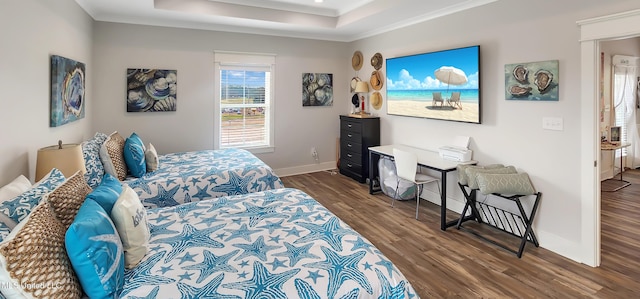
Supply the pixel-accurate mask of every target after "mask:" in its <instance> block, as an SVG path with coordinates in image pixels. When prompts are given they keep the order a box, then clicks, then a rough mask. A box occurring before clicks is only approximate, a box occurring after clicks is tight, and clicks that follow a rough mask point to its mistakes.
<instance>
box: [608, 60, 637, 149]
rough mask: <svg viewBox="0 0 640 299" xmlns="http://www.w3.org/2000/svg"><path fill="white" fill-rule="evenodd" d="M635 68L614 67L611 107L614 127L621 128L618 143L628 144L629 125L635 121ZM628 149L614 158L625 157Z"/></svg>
mask: <svg viewBox="0 0 640 299" xmlns="http://www.w3.org/2000/svg"><path fill="white" fill-rule="evenodd" d="M635 78H636V70H635V67H628V66H618V65H616V66H615V67H614V77H613V90H614V92H613V105H614V109H615V110H614V111H615V122H614V125H615V126H618V127H620V128H621V132H620V142H622V143H627V142H629V141H630V140H629V137H630V136H629V134H628V131H629V124H630V121H635V114H634V112H635V111H634V110H635V102H636V99H635V85H636V82H635ZM627 151H628V149H627V148H626V147H625V148H623V149H622V151H620V152H618V151H616V157H620V155H621V154H622V155H623V156H626V155H627Z"/></svg>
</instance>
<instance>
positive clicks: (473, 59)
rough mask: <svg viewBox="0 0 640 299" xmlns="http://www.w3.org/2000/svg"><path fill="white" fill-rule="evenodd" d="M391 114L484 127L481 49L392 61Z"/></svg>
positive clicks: (389, 66) (389, 83)
mask: <svg viewBox="0 0 640 299" xmlns="http://www.w3.org/2000/svg"><path fill="white" fill-rule="evenodd" d="M386 67H387V114H393V115H402V116H413V117H424V118H434V119H443V120H451V121H461V122H471V123H480V92H479V86H480V85H479V84H480V81H479V46H473V47H466V48H459V49H451V50H445V51H439V52H431V53H423V54H416V55H410V56H402V57H395V58H389V59H387V61H386Z"/></svg>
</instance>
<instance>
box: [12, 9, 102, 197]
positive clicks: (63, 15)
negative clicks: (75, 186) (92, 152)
mask: <svg viewBox="0 0 640 299" xmlns="http://www.w3.org/2000/svg"><path fill="white" fill-rule="evenodd" d="M0 28H2V30H0V41H2V46H0V90H2V96H1V97H0V103H2V107H3V108H2V109H0V127H2V129H0V185H4V184H6V183H8V182H9V181H11V180H12V179H14V178H15V177H17V176H18V175H20V174H24V175H26V176H27V177H29V178H31V179H32V180H33V178H34V172H35V156H36V152H37V150H38V148H41V147H44V146H49V145H54V144H56V143H57V142H58V139H62V140H63V141H64V142H65V143H77V142H80V141H82V140H83V139H84V138H86V137H87V136H89V134H90V133H91V130H90V128H91V117H92V111H91V110H92V101H91V83H92V80H91V77H90V76H87V82H86V84H87V85H86V98H87V99H88V102H87V104H86V106H85V109H86V111H85V118H84V119H81V120H79V121H76V122H73V123H69V124H66V125H63V126H60V127H56V128H50V127H49V115H50V112H49V106H50V104H49V103H50V94H51V92H50V90H51V89H50V88H51V87H50V82H51V79H50V65H51V63H50V58H49V56H50V55H60V56H64V57H67V58H71V59H74V60H77V61H80V62H84V63H85V65H86V71H87V73H90V72H91V70H92V69H93V65H92V64H91V59H92V57H91V51H92V47H91V45H92V28H93V20H92V19H91V18H90V17H89V16H88V15H87V14H86V13H85V12H84V11H83V10H82V9H81V8H80V7H79V6H78V5H77V4H76V2H75V1H73V0H62V1H48V0H3V1H2V2H0Z"/></svg>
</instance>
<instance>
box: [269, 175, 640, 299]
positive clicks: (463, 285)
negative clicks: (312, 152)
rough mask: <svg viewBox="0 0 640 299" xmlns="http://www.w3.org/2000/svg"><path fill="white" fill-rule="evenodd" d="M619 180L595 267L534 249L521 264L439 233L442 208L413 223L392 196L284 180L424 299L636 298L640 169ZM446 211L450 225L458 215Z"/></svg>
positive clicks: (355, 186)
mask: <svg viewBox="0 0 640 299" xmlns="http://www.w3.org/2000/svg"><path fill="white" fill-rule="evenodd" d="M624 179H625V180H628V181H630V182H632V183H633V184H632V185H631V186H629V187H626V188H623V189H621V190H619V191H617V192H603V193H602V245H603V246H602V265H601V266H600V267H598V268H592V267H589V266H586V265H582V264H579V263H576V262H574V261H571V260H569V259H566V258H564V257H562V256H560V255H557V254H555V253H553V252H551V251H549V250H546V249H543V248H536V247H535V246H533V244H532V243H528V244H527V247H526V249H525V252H524V255H523V256H522V258H521V259H518V258H517V257H516V256H515V254H512V253H510V252H508V251H506V250H504V249H501V248H499V247H497V246H494V245H492V244H490V243H487V242H484V241H482V240H481V239H479V238H477V237H475V236H473V235H472V234H470V233H469V232H466V231H464V230H457V229H455V228H449V229H447V231H441V230H440V224H439V219H440V216H439V211H440V209H439V206H436V205H434V204H431V203H428V202H427V201H422V202H421V208H420V219H419V220H416V219H415V218H414V216H415V201H406V202H396V204H395V207H394V208H392V207H391V206H390V198H389V197H387V196H385V195H384V194H382V193H380V194H376V195H370V194H369V192H368V185H365V184H359V183H357V182H356V181H354V180H352V179H350V178H348V177H346V176H343V175H340V174H332V173H330V172H316V173H311V174H303V175H296V176H289V177H283V178H282V180H283V182H284V184H285V186H287V187H292V188H297V189H301V190H303V191H305V192H307V193H308V194H309V195H311V196H312V197H314V198H315V199H317V200H318V201H319V202H321V203H322V204H323V205H325V206H326V207H327V208H328V209H329V210H331V211H332V212H333V213H334V214H336V215H337V216H338V217H340V218H341V219H343V220H344V221H345V222H346V223H347V224H349V225H350V226H351V227H352V228H353V229H355V230H356V231H358V232H359V233H360V234H362V235H363V236H364V237H366V238H367V239H369V240H370V241H371V242H372V243H373V244H374V245H375V246H376V247H378V248H379V249H380V250H381V251H382V252H383V253H384V254H385V255H386V256H387V257H388V258H389V259H390V260H392V261H393V262H394V263H395V264H396V265H397V267H398V268H399V269H400V271H401V272H402V273H403V274H404V275H405V276H406V277H407V279H408V280H409V281H410V282H411V284H412V285H413V287H414V288H415V290H416V291H417V292H418V294H419V295H420V297H422V298H638V297H640V258H639V257H640V171H638V170H628V171H626V172H625V173H624ZM543 196H544V195H543ZM543 200H544V197H543ZM449 213H450V214H449V215H448V217H449V220H451V219H454V218H457V217H458V216H459V215H458V214H456V213H453V212H449ZM468 223H469V222H468ZM498 237H499V238H500V236H499V235H498ZM503 239H505V240H507V239H508V240H511V241H514V240H513V239H514V238H512V237H504V238H503ZM515 241H517V240H515ZM513 244H514V247H515V246H516V242H513Z"/></svg>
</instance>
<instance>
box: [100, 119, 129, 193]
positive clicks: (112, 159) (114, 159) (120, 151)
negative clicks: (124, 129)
mask: <svg viewBox="0 0 640 299" xmlns="http://www.w3.org/2000/svg"><path fill="white" fill-rule="evenodd" d="M100 159H102V164H103V165H104V171H105V172H106V173H108V174H110V175H112V176H114V177H117V178H118V180H121V181H123V180H124V179H126V178H127V172H128V170H127V164H126V163H125V162H124V138H122V136H120V134H118V132H117V131H116V132H113V133H111V135H109V137H107V140H105V142H104V143H103V144H102V147H101V148H100Z"/></svg>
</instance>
